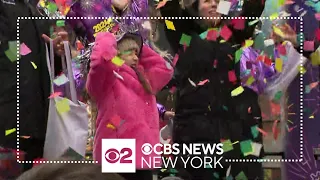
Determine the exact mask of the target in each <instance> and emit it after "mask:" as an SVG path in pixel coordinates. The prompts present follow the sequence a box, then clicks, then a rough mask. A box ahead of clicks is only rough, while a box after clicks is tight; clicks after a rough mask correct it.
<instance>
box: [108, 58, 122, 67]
mask: <svg viewBox="0 0 320 180" xmlns="http://www.w3.org/2000/svg"><path fill="white" fill-rule="evenodd" d="M111 62H112V63H113V64H115V65H116V66H122V65H123V63H124V60H122V59H121V58H120V57H118V56H115V57H114V58H112V60H111Z"/></svg>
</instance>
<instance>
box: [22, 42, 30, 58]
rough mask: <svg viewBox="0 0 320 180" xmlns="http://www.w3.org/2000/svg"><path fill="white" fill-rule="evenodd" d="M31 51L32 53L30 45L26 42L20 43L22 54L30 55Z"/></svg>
mask: <svg viewBox="0 0 320 180" xmlns="http://www.w3.org/2000/svg"><path fill="white" fill-rule="evenodd" d="M29 53H31V50H30V49H29V47H28V46H27V45H26V44H25V43H22V44H21V45H20V54H21V55H22V56H25V55H28V54H29Z"/></svg>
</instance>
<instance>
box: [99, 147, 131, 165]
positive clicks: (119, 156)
mask: <svg viewBox="0 0 320 180" xmlns="http://www.w3.org/2000/svg"><path fill="white" fill-rule="evenodd" d="M131 156H132V150H131V149H130V148H122V149H121V151H120V152H119V151H118V150H117V149H114V148H112V149H108V150H107V151H106V153H105V159H106V161H107V162H108V163H111V164H114V163H117V162H118V161H119V160H120V163H124V164H126V163H132V160H131V159H129V158H130V157H131Z"/></svg>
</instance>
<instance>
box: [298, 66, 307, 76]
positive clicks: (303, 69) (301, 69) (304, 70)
mask: <svg viewBox="0 0 320 180" xmlns="http://www.w3.org/2000/svg"><path fill="white" fill-rule="evenodd" d="M298 68H299V73H300V74H305V73H306V72H307V70H306V69H305V68H304V67H303V66H299V67H298Z"/></svg>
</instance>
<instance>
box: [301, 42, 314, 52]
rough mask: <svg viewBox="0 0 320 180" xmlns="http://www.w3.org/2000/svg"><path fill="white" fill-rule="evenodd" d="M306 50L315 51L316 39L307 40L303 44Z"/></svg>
mask: <svg viewBox="0 0 320 180" xmlns="http://www.w3.org/2000/svg"><path fill="white" fill-rule="evenodd" d="M303 49H304V50H305V51H314V41H305V42H304V44H303Z"/></svg>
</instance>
